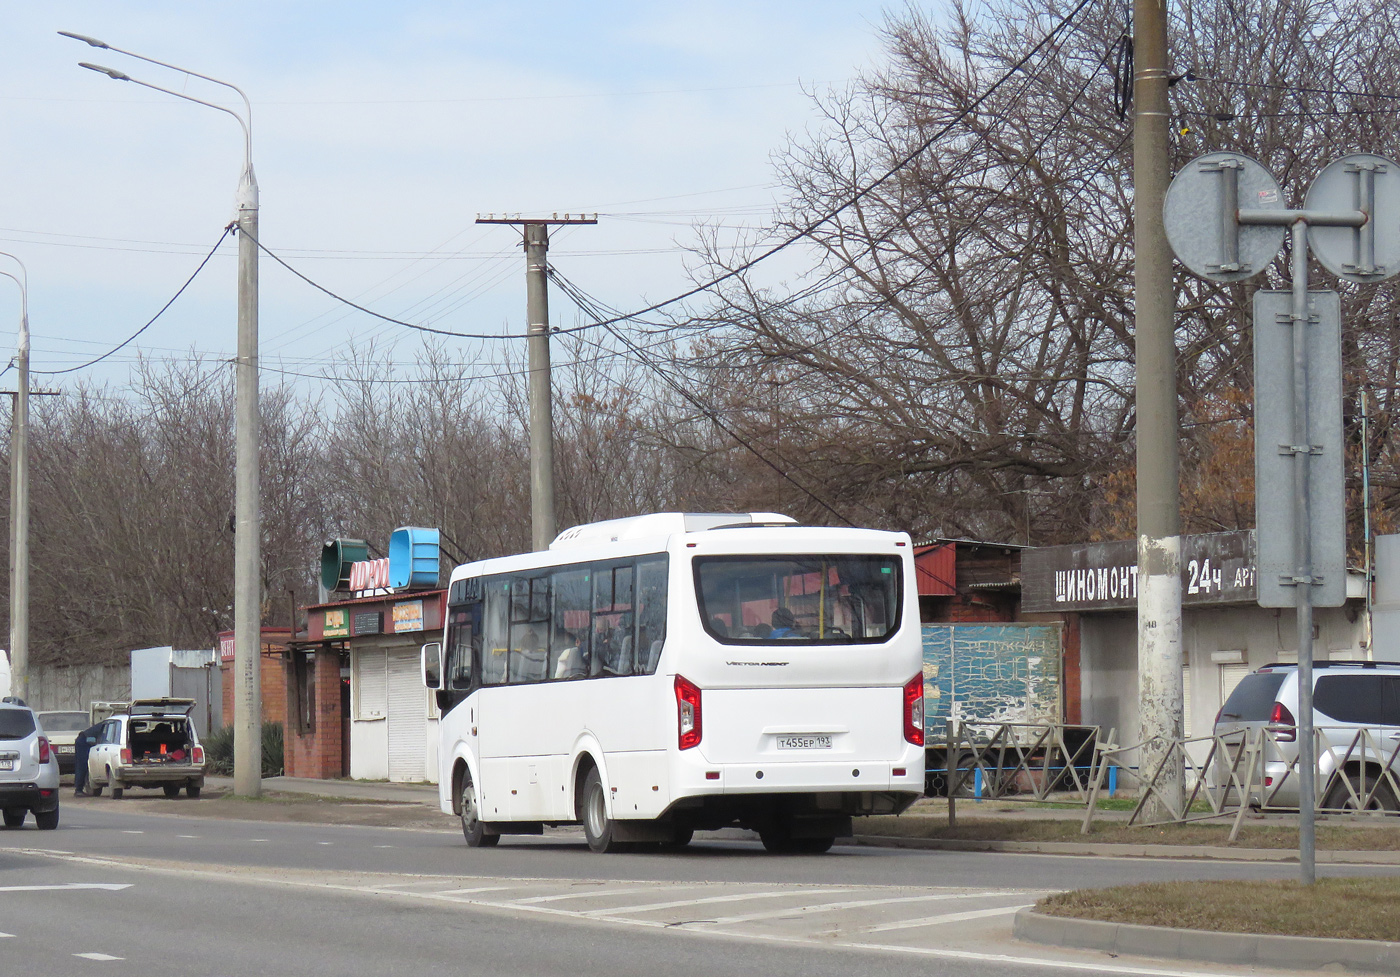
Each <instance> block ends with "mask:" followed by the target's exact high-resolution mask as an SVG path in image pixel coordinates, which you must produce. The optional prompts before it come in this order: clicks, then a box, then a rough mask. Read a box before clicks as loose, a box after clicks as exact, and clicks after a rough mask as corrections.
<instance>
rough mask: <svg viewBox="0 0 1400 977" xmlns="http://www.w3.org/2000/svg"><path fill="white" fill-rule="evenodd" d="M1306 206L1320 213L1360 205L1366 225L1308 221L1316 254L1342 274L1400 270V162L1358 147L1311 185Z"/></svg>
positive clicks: (1380, 277) (1374, 277) (1369, 276)
mask: <svg viewBox="0 0 1400 977" xmlns="http://www.w3.org/2000/svg"><path fill="white" fill-rule="evenodd" d="M1304 206H1305V207H1306V208H1307V209H1308V210H1309V211H1314V212H1316V213H1317V214H1319V215H1332V216H1335V215H1342V214H1348V213H1352V212H1355V211H1360V212H1362V213H1364V214H1366V215H1367V217H1368V218H1369V219H1368V220H1367V221H1366V223H1364V224H1362V225H1361V226H1360V227H1328V226H1325V225H1324V224H1322V223H1319V222H1318V221H1317V220H1316V219H1313V220H1310V221H1309V222H1308V244H1309V245H1310V246H1311V247H1312V251H1313V255H1314V256H1315V257H1316V258H1317V260H1318V261H1320V262H1321V263H1322V267H1324V268H1326V269H1327V270H1328V271H1330V272H1331V273H1332V274H1334V275H1336V276H1337V277H1338V278H1345V279H1346V280H1347V281H1349V282H1379V281H1384V280H1385V279H1387V278H1389V277H1390V276H1391V275H1394V274H1395V273H1396V272H1397V271H1400V166H1396V165H1395V164H1394V163H1393V162H1391V161H1390V160H1388V159H1386V158H1385V157H1384V156H1373V155H1372V154H1370V153H1356V154H1354V155H1352V156H1343V157H1342V158H1341V159H1339V160H1337V161H1336V162H1333V163H1331V164H1329V165H1328V166H1327V168H1326V169H1324V170H1323V171H1322V172H1321V173H1319V174H1318V175H1317V179H1316V180H1313V184H1312V186H1310V187H1309V188H1308V195H1307V199H1306V202H1305V203H1304Z"/></svg>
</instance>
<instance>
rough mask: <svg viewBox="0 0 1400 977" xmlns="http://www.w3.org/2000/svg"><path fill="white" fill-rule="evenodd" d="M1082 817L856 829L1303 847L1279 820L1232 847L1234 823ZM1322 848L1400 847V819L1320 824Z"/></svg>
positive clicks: (878, 823) (933, 821)
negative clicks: (1089, 825) (1137, 823)
mask: <svg viewBox="0 0 1400 977" xmlns="http://www.w3.org/2000/svg"><path fill="white" fill-rule="evenodd" d="M1079 825H1080V822H1079V821H1078V820H1073V821H1071V820H1060V819H1049V818H1036V819H1034V820H1032V819H1027V820H1013V819H1010V818H996V819H993V818H986V819H976V818H965V817H959V818H958V824H957V827H949V826H948V822H947V819H946V818H944V817H937V816H933V817H928V816H924V817H920V816H915V817H908V816H904V817H870V818H864V819H862V820H861V821H859V822H858V823H857V825H856V833H857V834H862V835H875V836H880V837H886V838H947V839H957V840H964V841H1066V842H1075V843H1080V844H1096V845H1183V846H1188V847H1200V846H1218V847H1222V848H1232V847H1233V848H1293V849H1296V848H1297V847H1298V829H1297V828H1296V827H1290V826H1287V825H1280V824H1258V825H1254V824H1246V825H1244V826H1243V827H1242V828H1241V830H1240V835H1239V838H1238V840H1237V841H1235V843H1234V844H1233V845H1231V844H1230V841H1229V836H1230V825H1229V824H1228V823H1225V824H1170V825H1163V826H1161V827H1153V828H1143V827H1129V826H1127V825H1125V824H1121V823H1118V824H1115V823H1112V822H1107V821H1105V822H1101V823H1099V824H1095V825H1094V827H1093V830H1092V832H1091V833H1090V834H1087V835H1082V834H1080V833H1079ZM1317 847H1318V848H1319V849H1320V850H1324V851H1400V823H1392V822H1390V821H1387V822H1386V824H1385V825H1384V826H1380V827H1350V826H1346V825H1329V824H1319V825H1318V826H1317Z"/></svg>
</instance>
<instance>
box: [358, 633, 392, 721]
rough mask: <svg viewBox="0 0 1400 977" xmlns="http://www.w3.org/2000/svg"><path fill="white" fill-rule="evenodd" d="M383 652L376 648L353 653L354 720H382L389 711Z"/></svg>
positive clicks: (361, 649) (362, 649)
mask: <svg viewBox="0 0 1400 977" xmlns="http://www.w3.org/2000/svg"><path fill="white" fill-rule="evenodd" d="M384 665H385V660H384V652H383V651H381V650H379V649H378V648H360V649H357V650H356V651H355V693H356V695H355V718H356V719H382V718H383V717H384V716H385V715H386V714H387V713H388V711H389V686H388V679H387V676H386V675H385V668H384Z"/></svg>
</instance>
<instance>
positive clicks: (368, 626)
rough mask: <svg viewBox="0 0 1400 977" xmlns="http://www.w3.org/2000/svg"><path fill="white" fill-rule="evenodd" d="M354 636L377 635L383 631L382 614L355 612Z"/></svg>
mask: <svg viewBox="0 0 1400 977" xmlns="http://www.w3.org/2000/svg"><path fill="white" fill-rule="evenodd" d="M354 624H355V634H379V633H380V632H381V631H383V630H384V614H383V612H381V611H356V612H355V621H354Z"/></svg>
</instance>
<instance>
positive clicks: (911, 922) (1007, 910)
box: [861, 902, 1035, 933]
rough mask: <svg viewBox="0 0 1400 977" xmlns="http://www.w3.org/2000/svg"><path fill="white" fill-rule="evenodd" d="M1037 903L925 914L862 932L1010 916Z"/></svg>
mask: <svg viewBox="0 0 1400 977" xmlns="http://www.w3.org/2000/svg"><path fill="white" fill-rule="evenodd" d="M1033 905H1035V903H1033V902H1027V903H1023V904H1022V905H1019V906H1003V907H1002V908H1000V909H973V910H971V911H970V912H965V913H945V914H944V915H942V916H925V917H923V918H922V919H901V920H899V921H898V922H895V923H881V924H880V925H879V926H867V927H865V928H864V929H863V930H861V932H862V933H885V932H888V931H890V930H908V929H916V928H918V927H920V926H941V925H943V924H944V923H961V922H962V921H963V920H967V919H987V918H990V917H992V916H1010V915H1011V914H1012V913H1015V912H1019V911H1021V910H1022V909H1025V908H1026V907H1027V906H1033Z"/></svg>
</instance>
